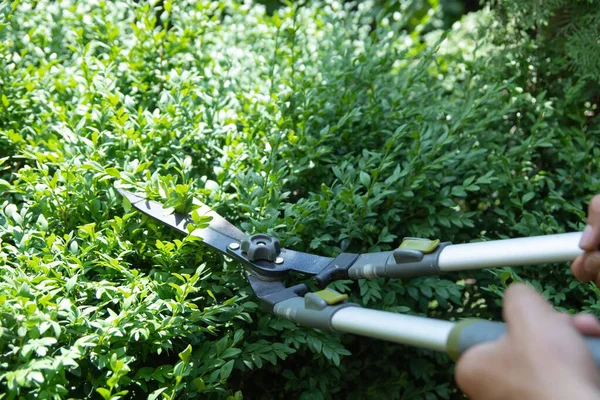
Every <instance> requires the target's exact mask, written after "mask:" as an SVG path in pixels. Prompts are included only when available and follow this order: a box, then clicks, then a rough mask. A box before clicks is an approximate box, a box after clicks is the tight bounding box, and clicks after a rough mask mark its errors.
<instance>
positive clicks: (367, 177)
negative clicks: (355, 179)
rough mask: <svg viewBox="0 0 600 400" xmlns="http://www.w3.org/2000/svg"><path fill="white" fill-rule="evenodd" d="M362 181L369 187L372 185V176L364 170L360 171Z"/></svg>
mask: <svg viewBox="0 0 600 400" xmlns="http://www.w3.org/2000/svg"><path fill="white" fill-rule="evenodd" d="M360 183H362V184H363V186H364V187H369V186H370V185H371V176H370V175H369V174H367V173H366V172H364V171H360Z"/></svg>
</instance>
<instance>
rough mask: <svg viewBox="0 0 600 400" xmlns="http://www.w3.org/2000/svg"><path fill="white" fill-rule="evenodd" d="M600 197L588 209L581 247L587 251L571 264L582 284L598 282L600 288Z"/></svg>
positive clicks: (574, 273) (595, 198)
mask: <svg viewBox="0 0 600 400" xmlns="http://www.w3.org/2000/svg"><path fill="white" fill-rule="evenodd" d="M598 246H600V195H596V196H595V197H594V198H593V199H592V201H591V202H590V205H589V209H588V222H587V226H586V227H585V230H584V231H583V236H582V237H581V242H579V247H581V248H582V249H583V250H585V253H584V254H582V255H580V256H579V257H577V258H576V259H575V261H573V264H571V271H573V275H575V277H576V278H577V279H579V280H580V281H582V282H590V281H594V282H596V285H597V286H600V251H599V250H598Z"/></svg>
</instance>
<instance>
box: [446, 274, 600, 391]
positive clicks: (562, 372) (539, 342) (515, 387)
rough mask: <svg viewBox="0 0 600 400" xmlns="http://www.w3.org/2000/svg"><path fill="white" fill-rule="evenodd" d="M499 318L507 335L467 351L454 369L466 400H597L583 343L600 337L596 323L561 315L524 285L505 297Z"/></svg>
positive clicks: (597, 382) (595, 376) (596, 379)
mask: <svg viewBox="0 0 600 400" xmlns="http://www.w3.org/2000/svg"><path fill="white" fill-rule="evenodd" d="M503 316H504V321H505V322H506V325H507V332H506V335H505V336H504V337H502V338H501V339H499V340H497V341H494V342H489V343H485V344H481V345H478V346H475V347H473V348H471V349H469V350H467V351H466V352H465V353H464V354H463V355H462V356H461V358H460V359H459V361H458V363H457V365H456V382H457V383H458V386H459V387H460V389H461V390H462V391H463V392H464V393H465V394H466V395H467V396H469V398H471V399H473V400H478V399H485V400H496V399H498V400H499V399H502V400H512V399H528V400H537V399H540V400H542V399H543V400H552V399H578V400H588V399H600V373H599V372H598V368H597V367H596V364H595V363H594V360H593V359H592V356H591V355H590V353H589V351H588V349H587V346H586V343H585V341H584V339H583V337H582V334H584V335H596V336H600V322H598V320H597V319H596V318H595V317H593V316H591V315H579V316H577V317H575V318H572V317H570V316H567V315H564V314H560V313H558V312H557V311H555V310H554V309H552V307H551V306H550V304H549V303H548V302H547V301H546V300H545V299H544V298H543V297H542V296H541V295H539V294H538V293H537V292H536V291H535V290H533V289H532V288H530V287H527V286H525V285H523V284H515V285H512V286H511V287H510V288H508V290H507V291H506V293H505V296H504V308H503Z"/></svg>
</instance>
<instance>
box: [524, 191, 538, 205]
mask: <svg viewBox="0 0 600 400" xmlns="http://www.w3.org/2000/svg"><path fill="white" fill-rule="evenodd" d="M534 197H535V193H533V192H529V193H525V194H524V195H523V197H522V198H521V202H522V203H523V204H525V203H527V202H528V201H530V200H531V199H533V198H534Z"/></svg>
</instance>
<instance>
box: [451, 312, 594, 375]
mask: <svg viewBox="0 0 600 400" xmlns="http://www.w3.org/2000/svg"><path fill="white" fill-rule="evenodd" d="M505 333H506V325H505V324H503V323H501V322H492V321H485V320H480V319H465V320H463V321H460V322H458V323H457V324H456V325H455V327H454V328H453V329H452V331H451V332H450V335H449V336H448V342H447V343H446V351H447V352H448V355H449V356H450V358H452V359H453V360H457V359H458V358H459V357H460V356H461V354H463V353H464V352H465V351H467V350H468V349H470V348H471V347H473V346H477V345H478V344H482V343H486V342H492V341H494V340H498V339H500V338H501V337H502V336H504V335H505ZM585 342H586V343H587V347H588V349H589V350H590V353H591V356H592V358H593V359H594V362H596V365H597V366H598V367H599V368H600V338H596V337H585Z"/></svg>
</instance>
